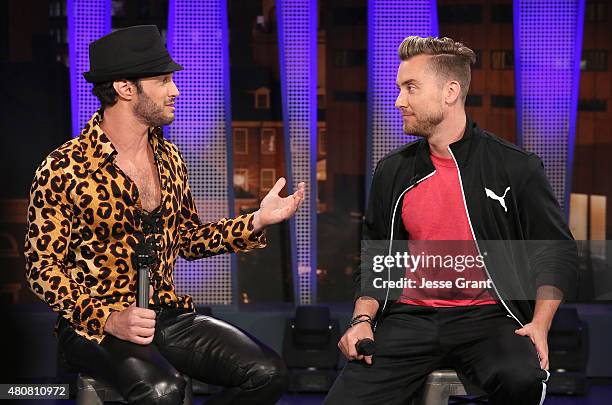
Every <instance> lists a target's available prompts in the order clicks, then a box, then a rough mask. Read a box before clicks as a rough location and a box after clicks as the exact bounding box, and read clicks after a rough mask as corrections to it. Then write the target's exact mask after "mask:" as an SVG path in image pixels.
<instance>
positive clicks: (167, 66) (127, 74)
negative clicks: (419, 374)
mask: <svg viewBox="0 0 612 405" xmlns="http://www.w3.org/2000/svg"><path fill="white" fill-rule="evenodd" d="M178 70H183V67H182V66H181V65H179V64H178V63H176V62H174V61H173V60H172V59H170V61H168V62H164V63H162V64H158V65H156V66H147V67H146V68H144V69H143V68H141V69H138V70H129V69H126V70H123V71H121V72H109V73H105V74H96V73H92V72H91V71H89V72H85V73H83V77H85V80H86V81H88V82H89V83H94V84H95V83H103V82H109V81H112V80H119V79H141V78H146V77H154V76H160V75H165V74H168V73H172V72H176V71H178Z"/></svg>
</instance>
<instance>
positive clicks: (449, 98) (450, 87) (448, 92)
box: [444, 80, 461, 105]
mask: <svg viewBox="0 0 612 405" xmlns="http://www.w3.org/2000/svg"><path fill="white" fill-rule="evenodd" d="M460 98H461V85H460V84H459V82H458V81H456V80H451V81H449V82H447V83H446V86H444V101H445V102H446V104H449V105H451V104H455V102H456V101H457V100H459V99H460Z"/></svg>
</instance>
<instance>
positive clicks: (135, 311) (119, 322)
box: [104, 287, 155, 345]
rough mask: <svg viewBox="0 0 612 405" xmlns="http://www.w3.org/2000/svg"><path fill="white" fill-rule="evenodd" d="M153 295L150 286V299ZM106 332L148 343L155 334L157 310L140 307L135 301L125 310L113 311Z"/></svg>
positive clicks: (129, 339)
mask: <svg viewBox="0 0 612 405" xmlns="http://www.w3.org/2000/svg"><path fill="white" fill-rule="evenodd" d="M151 296H153V288H152V287H150V288H149V299H151ZM104 332H106V333H109V334H111V335H113V336H115V337H116V338H118V339H121V340H127V341H129V342H132V343H137V344H139V345H148V344H149V343H151V342H152V341H153V336H154V335H155V311H153V310H152V309H146V308H138V307H137V306H136V303H135V302H134V303H133V304H132V305H130V306H129V307H127V308H126V309H124V310H123V311H118V312H113V313H111V314H110V316H109V317H108V319H107V320H106V324H105V325H104Z"/></svg>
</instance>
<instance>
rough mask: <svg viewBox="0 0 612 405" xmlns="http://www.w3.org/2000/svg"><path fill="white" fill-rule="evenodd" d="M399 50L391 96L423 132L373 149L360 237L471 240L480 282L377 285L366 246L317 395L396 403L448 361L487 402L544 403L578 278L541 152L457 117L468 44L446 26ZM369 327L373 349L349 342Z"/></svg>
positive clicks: (410, 130) (465, 83)
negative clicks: (448, 34) (562, 314)
mask: <svg viewBox="0 0 612 405" xmlns="http://www.w3.org/2000/svg"><path fill="white" fill-rule="evenodd" d="M399 56H400V59H401V60H402V62H401V64H400V67H399V70H398V75H397V85H398V87H399V91H400V94H399V96H398V98H397V101H396V107H397V108H398V109H399V110H400V112H401V114H402V119H403V126H404V132H405V133H407V134H413V135H417V136H420V137H422V139H420V140H418V141H415V142H412V143H409V144H407V145H405V146H403V147H401V148H399V149H397V150H395V151H393V152H391V153H390V154H388V155H387V156H385V157H384V158H383V159H381V160H380V161H379V163H378V165H377V168H376V171H375V173H374V177H373V180H372V185H371V189H370V196H369V203H368V208H367V212H366V216H365V221H364V227H363V240H364V244H365V245H367V244H368V242H370V243H372V244H376V243H379V244H380V243H384V244H385V247H384V250H385V253H387V254H388V255H389V256H394V255H395V254H396V253H398V252H400V251H401V250H406V248H405V246H406V242H405V241H407V242H408V246H409V248H408V250H409V251H410V247H412V248H413V249H412V250H415V249H416V248H415V246H425V245H422V244H421V245H418V244H419V243H422V242H423V241H450V240H454V241H463V242H464V243H465V242H466V241H467V243H469V244H471V245H472V247H470V248H468V250H469V249H472V250H473V252H474V253H475V254H477V255H479V256H480V257H481V258H482V260H483V263H482V264H483V266H481V267H480V268H478V266H475V267H474V268H473V269H472V270H474V273H471V276H472V277H473V279H474V280H480V281H482V282H483V283H484V282H486V285H487V286H488V287H487V288H472V289H467V288H466V289H464V290H462V291H458V289H457V288H455V289H454V290H453V289H451V290H450V292H447V291H445V292H444V293H440V290H436V289H435V288H432V287H423V288H421V289H417V291H414V292H413V291H410V294H408V293H407V291H408V290H407V289H406V287H405V286H404V287H403V288H400V293H399V294H397V291H395V290H392V291H390V290H391V289H390V288H389V287H388V286H387V288H386V289H384V288H383V289H382V290H381V289H380V288H379V287H380V285H377V284H376V283H374V284H373V280H374V279H375V278H376V277H382V279H384V280H391V270H387V271H389V273H385V272H383V273H378V272H376V271H372V262H371V261H370V260H369V256H368V255H367V254H366V255H362V266H361V268H360V270H359V271H357V272H356V274H355V275H354V279H355V309H354V313H353V319H352V321H351V325H350V327H349V329H348V330H347V332H346V333H345V335H344V336H343V337H342V339H341V340H340V342H339V344H338V346H339V348H340V349H341V350H342V352H343V353H344V354H345V356H346V357H347V358H348V359H349V360H350V361H349V363H348V364H347V366H346V367H345V369H344V370H343V371H342V373H341V375H340V376H339V377H338V379H337V381H336V383H335V384H334V386H333V387H332V389H331V390H330V393H329V395H328V397H327V399H326V402H325V403H326V404H340V403H352V404H361V403H363V404H378V403H385V404H401V403H406V401H408V399H409V398H410V397H411V396H413V395H414V394H415V393H416V392H417V390H418V388H419V387H420V386H421V385H422V383H423V381H424V379H425V378H426V377H427V375H428V374H429V373H430V372H431V371H433V370H435V369H439V368H444V367H450V368H454V369H455V370H457V371H458V372H460V373H463V374H464V375H465V376H466V377H467V378H469V379H470V380H471V381H473V382H474V383H476V384H477V385H479V386H480V387H482V388H483V389H484V390H485V391H486V392H487V394H488V395H489V401H490V403H492V404H541V403H542V402H543V401H544V398H545V394H546V381H547V379H548V376H549V373H548V371H547V370H548V346H547V334H548V330H549V329H550V324H551V322H552V319H553V316H554V314H555V312H556V310H557V308H558V306H559V304H560V302H561V300H562V299H567V298H571V297H572V296H573V294H574V291H573V288H574V287H575V286H576V284H577V273H576V269H577V266H578V263H577V262H578V258H577V252H576V246H575V243H574V241H573V238H572V235H571V233H570V231H569V229H568V227H567V224H566V222H565V219H564V217H563V214H562V212H561V209H560V207H559V204H558V202H557V201H556V199H555V196H554V194H553V192H552V189H551V187H550V184H549V182H548V180H547V179H546V175H545V173H544V168H543V164H542V162H541V160H540V159H539V158H538V157H537V156H536V155H535V154H533V153H529V152H526V151H524V150H522V149H520V148H518V147H517V146H515V145H513V144H511V143H509V142H507V141H505V140H502V139H500V138H498V137H496V136H495V135H493V134H490V133H488V132H486V131H483V130H481V129H480V128H479V127H478V126H477V125H476V123H474V122H473V121H472V120H471V119H470V118H469V117H467V116H466V114H465V107H464V105H465V98H466V95H467V91H468V88H469V82H470V65H471V64H473V63H474V61H475V55H474V53H473V51H472V50H470V49H469V48H467V47H466V46H465V45H463V44H461V43H458V42H455V41H453V40H452V39H449V38H441V39H440V38H431V37H430V38H420V37H408V38H406V39H405V40H404V41H403V42H402V44H401V45H400V48H399ZM382 241H384V242H382ZM398 241H400V242H398ZM401 241H404V242H401ZM431 243H433V242H431ZM366 250H367V249H366ZM411 253H416V251H414V252H411ZM366 258H368V260H366ZM414 274H419V273H414ZM421 274H426V273H421ZM429 274H433V273H429ZM413 277H414V276H413ZM394 279H395V278H394ZM414 281H416V280H414ZM379 284H380V281H379ZM373 285H374V287H373ZM479 285H480V284H479ZM482 285H485V284H482ZM411 294H412V295H411ZM534 304H535V305H534ZM366 338H369V339H374V340H375V342H376V353H375V354H374V356H363V355H359V354H358V353H357V351H356V347H355V345H356V343H357V342H358V341H359V340H361V339H366Z"/></svg>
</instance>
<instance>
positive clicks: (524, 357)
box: [446, 306, 548, 405]
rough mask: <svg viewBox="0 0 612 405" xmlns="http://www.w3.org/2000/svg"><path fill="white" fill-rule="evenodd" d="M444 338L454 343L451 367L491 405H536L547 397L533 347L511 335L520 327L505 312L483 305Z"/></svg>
mask: <svg viewBox="0 0 612 405" xmlns="http://www.w3.org/2000/svg"><path fill="white" fill-rule="evenodd" d="M469 316H470V317H471V318H470V319H469V321H466V322H463V321H460V322H459V323H462V325H460V326H457V325H455V326H454V327H452V328H449V330H452V332H451V333H450V334H449V335H447V336H446V339H447V340H452V341H454V342H456V343H458V344H457V346H456V347H455V349H454V350H453V352H452V362H453V363H454V367H455V368H456V369H457V370H458V371H461V372H463V373H464V374H465V375H466V376H467V377H468V378H469V379H470V380H471V381H473V382H474V383H476V384H477V385H479V386H480V387H482V388H483V389H484V390H485V391H486V392H487V394H489V403H490V404H491V405H515V404H521V405H538V404H541V403H542V401H543V400H544V397H545V394H546V380H547V379H548V372H547V371H545V370H543V369H542V368H540V363H539V359H538V355H537V352H536V350H535V346H534V345H533V343H532V342H531V339H530V338H529V337H527V336H519V335H517V334H515V333H514V331H515V330H516V329H519V328H520V325H519V324H518V323H517V322H516V321H515V320H514V319H512V318H509V317H508V316H507V315H506V313H505V312H503V311H502V310H499V308H498V309H496V308H495V306H486V308H484V307H483V308H479V309H477V310H474V311H472V313H471V314H470V315H469Z"/></svg>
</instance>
